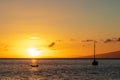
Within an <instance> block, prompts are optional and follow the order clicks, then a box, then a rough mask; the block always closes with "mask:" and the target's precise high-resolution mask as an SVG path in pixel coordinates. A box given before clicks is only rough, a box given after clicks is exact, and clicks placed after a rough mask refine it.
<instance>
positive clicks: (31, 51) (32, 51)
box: [27, 48, 41, 57]
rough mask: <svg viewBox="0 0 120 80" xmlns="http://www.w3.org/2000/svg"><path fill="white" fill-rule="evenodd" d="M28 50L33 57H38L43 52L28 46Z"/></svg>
mask: <svg viewBox="0 0 120 80" xmlns="http://www.w3.org/2000/svg"><path fill="white" fill-rule="evenodd" d="M27 52H28V55H29V56H31V57H37V56H39V55H40V54H41V51H38V50H37V49H36V48H28V49H27Z"/></svg>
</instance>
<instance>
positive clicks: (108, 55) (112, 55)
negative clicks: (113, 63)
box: [85, 51, 120, 58]
mask: <svg viewBox="0 0 120 80" xmlns="http://www.w3.org/2000/svg"><path fill="white" fill-rule="evenodd" d="M85 58H93V55H91V56H86V57H85ZM96 58H120V51H115V52H109V53H104V54H98V55H96Z"/></svg>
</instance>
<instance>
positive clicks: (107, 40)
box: [104, 39, 115, 43]
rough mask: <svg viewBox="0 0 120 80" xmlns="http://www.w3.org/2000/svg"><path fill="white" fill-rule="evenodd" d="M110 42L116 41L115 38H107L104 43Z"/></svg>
mask: <svg viewBox="0 0 120 80" xmlns="http://www.w3.org/2000/svg"><path fill="white" fill-rule="evenodd" d="M110 42H115V40H114V39H106V40H105V41H104V43H110Z"/></svg>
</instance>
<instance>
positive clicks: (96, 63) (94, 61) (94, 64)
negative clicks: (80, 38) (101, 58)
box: [92, 40, 98, 66]
mask: <svg viewBox="0 0 120 80" xmlns="http://www.w3.org/2000/svg"><path fill="white" fill-rule="evenodd" d="M93 43H94V60H93V62H92V65H93V66H97V65H98V61H96V41H95V40H94V41H93Z"/></svg>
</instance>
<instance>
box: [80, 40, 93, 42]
mask: <svg viewBox="0 0 120 80" xmlns="http://www.w3.org/2000/svg"><path fill="white" fill-rule="evenodd" d="M93 41H94V40H83V41H82V42H93Z"/></svg>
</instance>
